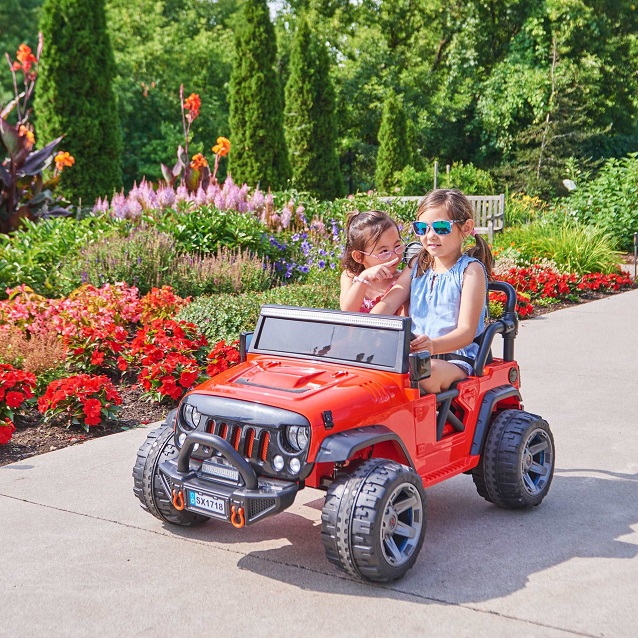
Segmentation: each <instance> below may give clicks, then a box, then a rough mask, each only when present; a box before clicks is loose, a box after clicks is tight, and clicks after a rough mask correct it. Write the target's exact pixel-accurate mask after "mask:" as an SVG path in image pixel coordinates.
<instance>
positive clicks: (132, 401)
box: [0, 292, 621, 466]
mask: <svg viewBox="0 0 638 638" xmlns="http://www.w3.org/2000/svg"><path fill="white" fill-rule="evenodd" d="M615 294H621V293H619V292H617V293H601V292H589V293H587V294H586V295H583V296H582V297H581V299H580V300H579V301H578V302H568V301H561V302H559V303H556V304H552V305H548V306H535V307H534V312H533V314H532V315H531V316H530V318H533V317H538V316H541V315H545V314H548V313H550V312H553V311H555V310H562V309H564V308H571V307H573V306H577V305H580V304H582V303H589V302H590V301H596V300H598V299H603V298H605V297H610V296H612V295H615ZM118 392H119V393H120V395H121V397H122V404H121V406H120V411H119V418H118V419H117V420H111V421H106V422H105V423H104V424H101V425H99V426H93V427H90V428H89V431H88V432H86V431H84V430H83V429H82V428H80V427H78V426H73V427H70V428H65V427H63V426H55V425H52V424H48V423H45V422H44V420H43V418H42V415H41V414H39V413H38V411H37V410H36V409H35V408H32V409H30V410H28V411H27V412H26V413H25V414H24V415H23V416H20V417H18V418H17V420H16V431H15V433H14V434H13V437H12V439H11V441H10V442H9V443H7V444H6V445H0V466H3V465H8V464H9V463H16V462H19V461H22V460H24V459H27V458H29V457H31V456H36V455H39V454H45V453H46V452H52V451H55V450H59V449H62V448H65V447H69V446H70V445H78V444H80V443H84V442H85V441H88V440H91V439H96V438H100V437H102V436H107V435H110V434H116V433H118V432H122V431H123V430H127V429H131V428H135V427H139V426H140V425H147V424H149V423H154V422H157V421H163V420H164V419H165V418H166V415H167V414H168V412H169V411H170V410H171V408H172V405H165V404H160V403H157V402H155V401H150V402H149V401H148V400H145V399H144V398H142V396H141V395H142V388H141V387H140V386H139V385H137V384H136V385H128V386H126V385H120V386H119V387H118Z"/></svg>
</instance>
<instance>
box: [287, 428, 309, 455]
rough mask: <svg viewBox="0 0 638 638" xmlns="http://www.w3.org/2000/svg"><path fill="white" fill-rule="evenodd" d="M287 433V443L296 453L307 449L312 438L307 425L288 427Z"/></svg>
mask: <svg viewBox="0 0 638 638" xmlns="http://www.w3.org/2000/svg"><path fill="white" fill-rule="evenodd" d="M285 432H286V441H287V442H288V445H289V446H290V447H291V448H292V449H293V450H294V451H295V452H301V451H303V450H305V449H306V447H307V446H308V439H309V437H310V428H308V427H307V426H305V425H289V426H288V427H286V430H285Z"/></svg>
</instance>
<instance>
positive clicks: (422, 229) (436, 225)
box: [412, 219, 462, 235]
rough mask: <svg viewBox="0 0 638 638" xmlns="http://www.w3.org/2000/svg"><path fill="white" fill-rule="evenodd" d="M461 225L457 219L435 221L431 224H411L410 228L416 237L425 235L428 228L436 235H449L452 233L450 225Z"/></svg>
mask: <svg viewBox="0 0 638 638" xmlns="http://www.w3.org/2000/svg"><path fill="white" fill-rule="evenodd" d="M461 223H462V222H461V221H459V220H458V219H452V220H450V219H437V220H436V221H435V222H432V223H431V224H428V223H427V222H412V228H413V229H414V232H415V234H417V235H425V234H426V233H427V232H428V231H429V230H430V227H431V228H432V230H433V231H434V232H435V233H436V234H437V235H449V234H450V233H451V232H452V224H461Z"/></svg>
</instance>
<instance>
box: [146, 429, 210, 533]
mask: <svg viewBox="0 0 638 638" xmlns="http://www.w3.org/2000/svg"><path fill="white" fill-rule="evenodd" d="M177 454H178V450H177V448H176V447H175V441H174V436H173V428H172V427H171V426H169V425H163V426H161V427H159V428H157V429H156V430H153V431H152V432H150V433H149V435H148V436H147V437H146V441H144V443H142V445H141V446H140V449H139V450H138V451H137V460H136V461H135V466H134V467H133V493H134V494H135V496H137V498H139V500H140V503H141V504H142V507H143V508H144V509H145V510H147V511H148V512H150V513H151V514H152V515H153V516H155V517H157V518H159V519H160V520H162V521H166V522H167V523H174V524H176V525H182V526H185V527H191V526H193V525H200V524H202V523H205V522H206V521H207V520H208V517H207V516H202V515H201V514H195V513H194V512H188V511H186V510H181V511H180V510H176V509H175V508H174V507H173V503H172V501H171V489H170V485H169V484H168V482H167V481H166V479H165V478H164V477H163V476H162V474H161V473H160V471H159V469H158V468H159V465H160V463H162V462H163V461H166V460H168V459H172V458H175V457H176V456H177Z"/></svg>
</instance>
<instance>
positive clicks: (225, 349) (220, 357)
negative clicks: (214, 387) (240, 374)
mask: <svg viewBox="0 0 638 638" xmlns="http://www.w3.org/2000/svg"><path fill="white" fill-rule="evenodd" d="M238 346H239V341H238V340H235V341H233V342H231V343H230V344H228V345H226V342H225V341H224V340H223V339H222V340H221V341H218V342H217V344H216V345H215V347H214V348H213V349H212V350H211V351H210V353H209V354H208V357H207V359H208V366H207V367H206V374H207V375H208V376H209V377H214V376H215V375H216V374H219V373H220V372H223V371H224V370H228V368H232V367H233V366H234V365H237V364H238V363H239V348H238Z"/></svg>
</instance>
